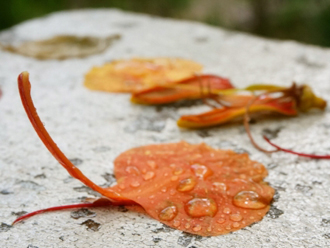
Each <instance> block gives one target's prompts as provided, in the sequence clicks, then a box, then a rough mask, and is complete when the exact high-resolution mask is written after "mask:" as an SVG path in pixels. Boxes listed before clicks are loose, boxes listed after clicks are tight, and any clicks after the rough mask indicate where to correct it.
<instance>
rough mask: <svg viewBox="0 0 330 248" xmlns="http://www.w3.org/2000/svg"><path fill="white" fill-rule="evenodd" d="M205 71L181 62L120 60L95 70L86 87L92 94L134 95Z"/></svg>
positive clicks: (88, 74)
mask: <svg viewBox="0 0 330 248" xmlns="http://www.w3.org/2000/svg"><path fill="white" fill-rule="evenodd" d="M201 70H202V66H201V65H200V64H198V63H196V62H194V61H191V60H185V59H180V58H133V59H130V60H116V61H113V62H111V63H108V64H105V65H103V66H101V67H94V68H92V69H91V70H90V71H89V72H88V73H87V75H86V77H85V83H84V84H85V86H86V87H87V88H89V89H91V90H101V91H109V92H134V91H138V90H142V89H145V88H148V87H151V86H155V85H165V84H168V83H171V82H175V81H178V80H182V79H185V78H187V77H190V76H192V75H194V74H195V73H196V72H200V71H201Z"/></svg>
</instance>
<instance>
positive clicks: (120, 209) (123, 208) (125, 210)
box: [118, 206, 128, 213]
mask: <svg viewBox="0 0 330 248" xmlns="http://www.w3.org/2000/svg"><path fill="white" fill-rule="evenodd" d="M127 211H128V209H127V208H126V207H125V206H118V212H122V213H126V212H127Z"/></svg>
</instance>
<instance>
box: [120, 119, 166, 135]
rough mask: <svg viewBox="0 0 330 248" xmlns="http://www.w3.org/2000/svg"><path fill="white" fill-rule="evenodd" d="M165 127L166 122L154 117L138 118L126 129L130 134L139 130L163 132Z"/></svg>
mask: <svg viewBox="0 0 330 248" xmlns="http://www.w3.org/2000/svg"><path fill="white" fill-rule="evenodd" d="M164 127H165V121H164V120H162V119H160V118H159V117H157V118H156V117H154V116H138V117H137V119H136V120H135V121H133V122H132V123H130V124H129V125H128V126H126V127H125V128H124V130H125V131H126V132H128V133H136V132H137V131H139V130H147V131H152V132H161V131H162V130H163V129H164Z"/></svg>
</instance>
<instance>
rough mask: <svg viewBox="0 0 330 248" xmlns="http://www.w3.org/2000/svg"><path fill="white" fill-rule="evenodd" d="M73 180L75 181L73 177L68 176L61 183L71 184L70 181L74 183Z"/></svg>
mask: <svg viewBox="0 0 330 248" xmlns="http://www.w3.org/2000/svg"><path fill="white" fill-rule="evenodd" d="M74 180H75V179H74V178H73V177H71V176H69V177H67V178H65V179H64V180H63V182H64V183H69V182H72V181H74Z"/></svg>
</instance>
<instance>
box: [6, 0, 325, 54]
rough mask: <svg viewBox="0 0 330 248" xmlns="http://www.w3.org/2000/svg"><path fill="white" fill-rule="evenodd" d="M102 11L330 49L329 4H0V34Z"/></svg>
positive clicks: (16, 0) (241, 0)
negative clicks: (33, 22) (31, 22)
mask: <svg viewBox="0 0 330 248" xmlns="http://www.w3.org/2000/svg"><path fill="white" fill-rule="evenodd" d="M100 7H114V8H120V9H123V10H129V11H134V12H141V13H147V14H152V15H158V16H163V17H172V18H177V19H188V20H196V21H201V22H204V23H208V24H211V25H215V26H220V27H225V28H227V29H231V30H239V31H244V32H249V33H252V34H256V35H260V36H263V37H271V38H277V39H293V40H297V41H300V42H304V43H308V44H315V45H320V46H326V47H330V0H235V1H234V0H1V3H0V30H3V29H6V28H9V27H11V26H13V25H15V24H17V23H19V22H21V21H24V20H27V19H30V18H34V17H41V16H43V15H45V14H48V13H51V12H54V11H59V10H72V9H81V8H100Z"/></svg>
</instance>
